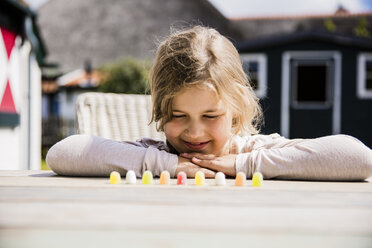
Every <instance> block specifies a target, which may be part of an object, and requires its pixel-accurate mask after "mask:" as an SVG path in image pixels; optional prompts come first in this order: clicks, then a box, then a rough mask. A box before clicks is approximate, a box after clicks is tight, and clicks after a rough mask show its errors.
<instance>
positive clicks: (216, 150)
mask: <svg viewBox="0 0 372 248" xmlns="http://www.w3.org/2000/svg"><path fill="white" fill-rule="evenodd" d="M232 118H233V116H232V112H231V110H229V109H228V108H227V107H226V106H225V104H224V103H223V102H222V101H221V100H220V99H219V98H218V97H217V95H216V93H215V92H214V91H213V90H212V89H209V88H208V87H201V88H200V87H191V88H186V89H184V90H181V91H180V92H179V93H178V94H177V95H176V96H175V97H174V99H173V103H172V119H171V120H170V121H169V122H167V123H166V124H165V125H164V133H165V136H166V138H167V140H168V142H169V143H170V144H171V145H172V146H173V147H174V148H175V149H176V150H177V151H178V152H179V153H184V152H187V153H190V152H198V153H204V154H214V155H217V156H222V155H226V154H228V153H229V140H230V137H231V128H232Z"/></svg>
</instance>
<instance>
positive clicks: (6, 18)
mask: <svg viewBox="0 0 372 248" xmlns="http://www.w3.org/2000/svg"><path fill="white" fill-rule="evenodd" d="M36 19H37V15H36V13H35V12H33V11H32V10H30V9H29V8H28V7H27V6H26V5H23V4H21V2H18V1H15V0H2V1H0V25H1V26H3V27H5V28H7V29H9V30H12V31H13V32H15V33H16V34H18V35H20V36H21V37H22V39H28V40H29V41H30V42H31V44H32V49H33V51H34V52H35V54H36V59H37V61H38V63H39V64H43V61H44V58H45V56H46V55H47V49H46V47H45V44H44V41H43V39H42V37H41V35H40V31H39V27H38V25H37V21H36Z"/></svg>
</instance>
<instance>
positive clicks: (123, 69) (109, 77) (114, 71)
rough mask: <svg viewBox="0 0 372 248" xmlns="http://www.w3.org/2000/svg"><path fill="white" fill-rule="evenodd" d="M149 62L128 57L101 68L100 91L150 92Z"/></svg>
mask: <svg viewBox="0 0 372 248" xmlns="http://www.w3.org/2000/svg"><path fill="white" fill-rule="evenodd" d="M149 68H150V66H149V63H148V62H145V61H139V60H136V59H135V58H131V57H126V58H123V59H121V60H119V61H116V62H112V63H109V64H106V65H104V66H103V67H102V68H100V69H99V70H100V72H101V73H102V74H103V79H102V80H101V82H100V85H99V86H98V89H97V90H98V91H100V92H112V93H126V94H149V93H150V86H149V80H148V72H149Z"/></svg>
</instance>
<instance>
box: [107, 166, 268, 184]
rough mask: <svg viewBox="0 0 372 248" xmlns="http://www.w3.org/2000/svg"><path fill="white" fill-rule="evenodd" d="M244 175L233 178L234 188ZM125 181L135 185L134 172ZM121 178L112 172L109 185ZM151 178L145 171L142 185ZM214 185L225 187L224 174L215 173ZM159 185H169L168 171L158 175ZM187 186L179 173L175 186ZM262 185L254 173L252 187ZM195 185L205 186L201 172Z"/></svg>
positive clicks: (258, 174) (148, 172) (243, 180)
mask: <svg viewBox="0 0 372 248" xmlns="http://www.w3.org/2000/svg"><path fill="white" fill-rule="evenodd" d="M246 178H247V177H246V175H245V173H244V172H239V173H238V174H237V175H236V178H235V186H244V185H245V183H246ZM125 180H126V183H127V184H137V177H136V174H135V173H134V171H132V170H129V171H128V172H127V174H126V176H125ZM120 183H121V177H120V173H119V172H116V171H113V172H111V174H110V184H120ZM153 183H154V182H153V176H152V173H151V171H145V172H144V173H143V175H142V184H153ZM215 183H216V185H218V186H224V185H226V178H225V174H224V173H222V172H217V173H216V177H215ZM159 184H161V185H169V184H170V174H169V172H168V171H163V172H162V173H161V174H160V180H159ZM186 184H187V176H186V173H185V172H183V171H180V172H179V173H178V174H177V185H186ZM262 184H263V176H262V174H261V173H260V172H255V173H254V174H253V176H252V186H256V187H258V186H262ZM195 185H198V186H202V185H205V175H204V173H203V172H202V171H198V172H196V173H195Z"/></svg>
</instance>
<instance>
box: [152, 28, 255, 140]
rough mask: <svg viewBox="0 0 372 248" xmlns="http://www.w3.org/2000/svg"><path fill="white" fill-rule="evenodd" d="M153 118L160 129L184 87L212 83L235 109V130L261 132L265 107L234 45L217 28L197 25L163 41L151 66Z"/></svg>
mask: <svg viewBox="0 0 372 248" xmlns="http://www.w3.org/2000/svg"><path fill="white" fill-rule="evenodd" d="M150 84H151V95H152V102H153V109H152V119H151V122H153V121H155V122H157V123H158V126H157V129H158V131H164V125H165V124H166V123H167V122H168V121H170V120H171V116H172V100H173V98H174V96H175V95H176V94H177V93H178V92H179V91H180V90H182V89H184V88H185V87H192V86H201V85H209V86H213V88H214V89H215V91H216V93H217V95H218V96H219V97H220V99H221V100H222V101H224V103H225V104H228V106H230V107H231V110H232V111H233V116H234V117H233V130H232V132H233V133H234V134H239V133H249V134H256V133H258V126H259V124H260V122H261V120H262V118H261V116H262V111H261V108H260V106H259V104H258V98H257V97H256V95H255V94H254V92H253V89H252V87H251V85H250V83H249V79H248V77H247V76H246V74H245V73H244V71H243V68H242V63H241V60H240V56H239V53H238V51H237V50H236V48H235V47H234V45H233V44H232V43H231V42H230V41H229V40H228V39H227V38H225V37H224V36H222V35H221V34H220V33H218V32H217V31H216V30H215V29H212V28H206V27H202V26H195V27H193V28H190V29H187V30H181V31H177V32H175V33H173V34H171V35H170V36H169V37H168V38H167V39H166V40H164V41H163V42H162V43H160V45H159V47H158V50H157V54H156V58H155V62H154V64H153V66H152V68H151V70H150Z"/></svg>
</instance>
